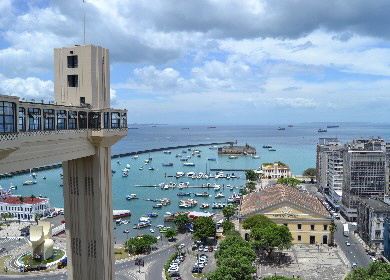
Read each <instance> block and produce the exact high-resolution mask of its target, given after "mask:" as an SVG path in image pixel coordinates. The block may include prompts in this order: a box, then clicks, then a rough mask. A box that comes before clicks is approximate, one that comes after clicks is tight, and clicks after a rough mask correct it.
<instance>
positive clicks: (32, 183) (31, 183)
mask: <svg viewBox="0 0 390 280" xmlns="http://www.w3.org/2000/svg"><path fill="white" fill-rule="evenodd" d="M36 183H37V181H25V182H24V183H23V185H35V184H36Z"/></svg>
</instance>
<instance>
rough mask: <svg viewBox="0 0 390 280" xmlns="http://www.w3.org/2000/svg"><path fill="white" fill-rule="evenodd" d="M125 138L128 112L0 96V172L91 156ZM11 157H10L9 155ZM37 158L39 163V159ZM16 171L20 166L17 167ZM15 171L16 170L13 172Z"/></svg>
mask: <svg viewBox="0 0 390 280" xmlns="http://www.w3.org/2000/svg"><path fill="white" fill-rule="evenodd" d="M126 135H127V111H126V110H119V109H112V108H106V109H90V108H84V107H76V106H62V105H56V104H42V103H31V102H21V101H19V98H17V97H14V96H0V173H4V172H7V171H5V170H8V167H7V164H10V163H14V168H15V165H16V163H18V164H19V165H20V166H24V167H26V165H30V164H26V163H24V162H23V160H31V161H34V160H36V162H31V165H32V167H34V166H37V165H39V164H47V163H48V162H59V161H63V160H69V159H72V158H75V157H76V156H77V155H78V156H88V155H92V154H94V148H96V147H109V146H111V145H113V144H114V143H116V142H117V141H119V140H120V139H121V138H123V137H124V136H126ZM10 155H12V156H10ZM39 159H40V160H39ZM18 169H19V167H18ZM14 170H17V169H14Z"/></svg>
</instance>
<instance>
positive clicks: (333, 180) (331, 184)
mask: <svg viewBox="0 0 390 280" xmlns="http://www.w3.org/2000/svg"><path fill="white" fill-rule="evenodd" d="M343 163H344V161H343V152H342V149H339V150H333V151H332V152H330V153H329V154H328V173H327V179H328V184H327V185H328V189H329V190H328V193H325V194H324V195H325V197H326V199H327V200H328V202H329V203H330V204H331V206H332V207H333V208H335V209H337V210H338V209H339V208H340V203H341V197H342V194H343V190H342V187H343Z"/></svg>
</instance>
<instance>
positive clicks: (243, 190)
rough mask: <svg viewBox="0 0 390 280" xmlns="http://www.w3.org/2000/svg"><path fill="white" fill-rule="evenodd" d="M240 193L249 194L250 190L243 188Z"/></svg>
mask: <svg viewBox="0 0 390 280" xmlns="http://www.w3.org/2000/svg"><path fill="white" fill-rule="evenodd" d="M240 194H241V195H247V194H248V191H247V190H246V189H241V190H240Z"/></svg>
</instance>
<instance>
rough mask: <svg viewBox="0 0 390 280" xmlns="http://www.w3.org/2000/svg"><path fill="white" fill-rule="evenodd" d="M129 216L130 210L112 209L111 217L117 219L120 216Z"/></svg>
mask: <svg viewBox="0 0 390 280" xmlns="http://www.w3.org/2000/svg"><path fill="white" fill-rule="evenodd" d="M128 216H131V212H130V210H113V211H112V218H113V219H117V218H121V217H128Z"/></svg>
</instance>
